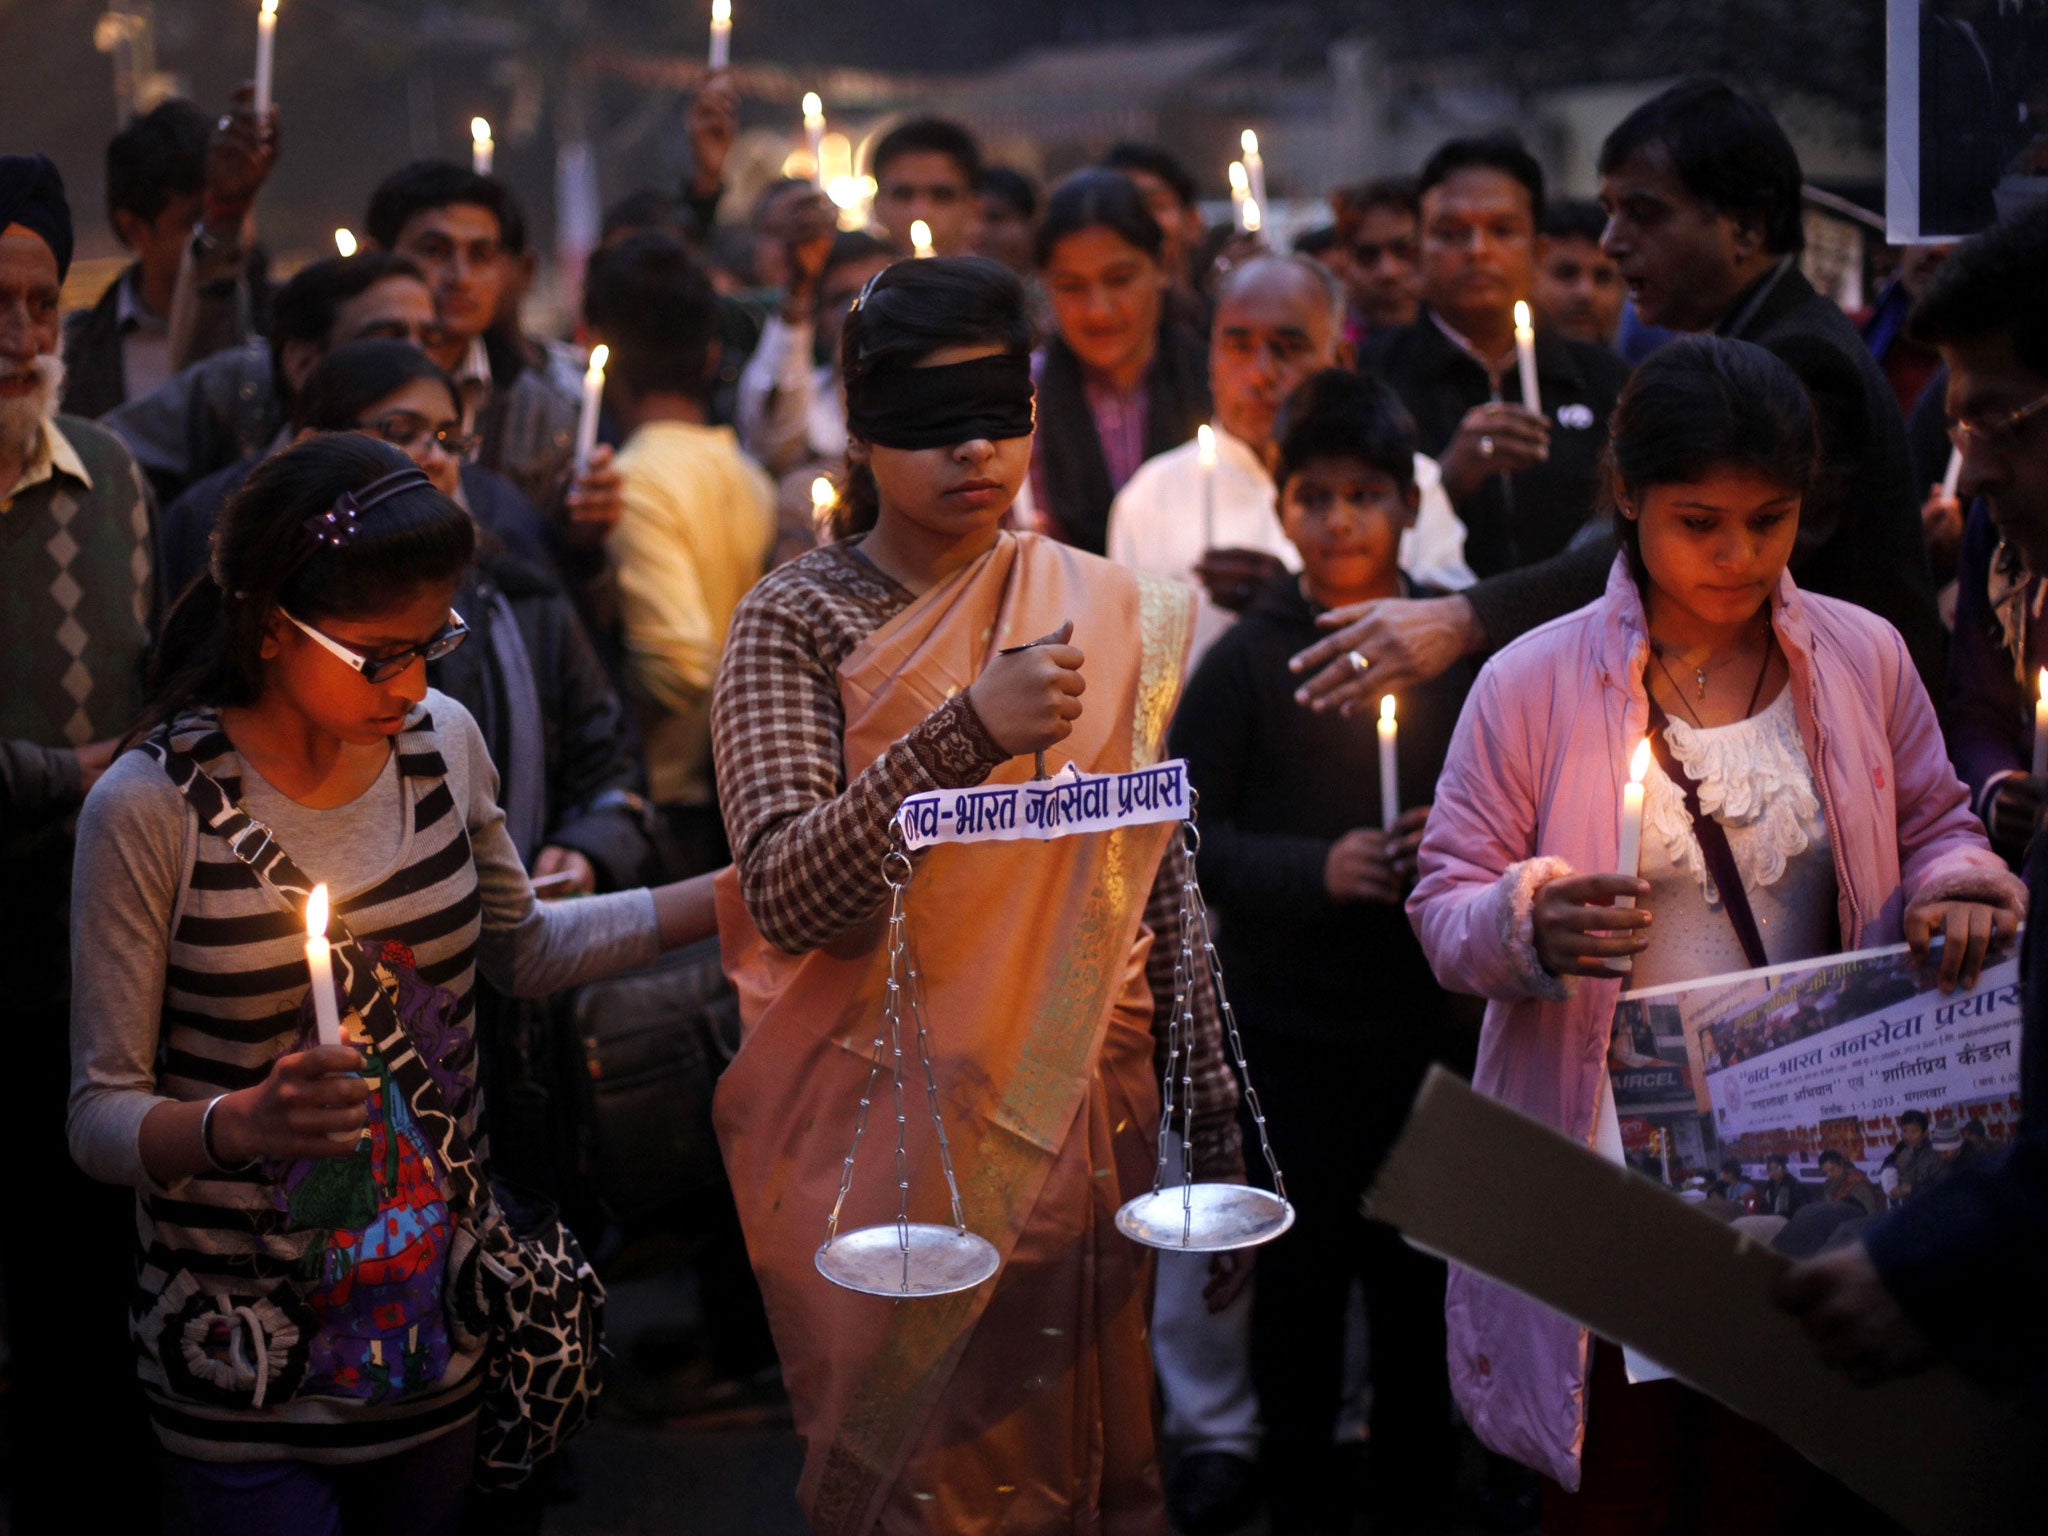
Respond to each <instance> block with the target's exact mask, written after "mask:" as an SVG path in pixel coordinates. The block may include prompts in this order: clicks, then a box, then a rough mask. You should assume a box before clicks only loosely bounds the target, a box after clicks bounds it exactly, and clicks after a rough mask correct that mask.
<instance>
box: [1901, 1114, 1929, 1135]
mask: <svg viewBox="0 0 2048 1536" xmlns="http://www.w3.org/2000/svg"><path fill="white" fill-rule="evenodd" d="M1899 1124H1900V1125H1917V1126H1919V1127H1920V1129H1921V1130H1923V1131H1924V1130H1926V1129H1927V1128H1928V1126H1927V1111H1925V1110H1924V1109H1909V1110H1906V1111H1905V1112H1904V1113H1902V1114H1901V1115H1900V1116H1899Z"/></svg>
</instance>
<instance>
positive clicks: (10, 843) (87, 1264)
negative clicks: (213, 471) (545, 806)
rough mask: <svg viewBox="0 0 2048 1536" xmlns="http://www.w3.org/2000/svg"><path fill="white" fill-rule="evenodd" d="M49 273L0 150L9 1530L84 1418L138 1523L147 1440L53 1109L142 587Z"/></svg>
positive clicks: (116, 1249) (56, 1491) (128, 488)
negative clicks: (76, 939) (75, 910)
mask: <svg viewBox="0 0 2048 1536" xmlns="http://www.w3.org/2000/svg"><path fill="white" fill-rule="evenodd" d="M70 265H71V210H70V207H69V205H68V204H67V203H66V201H65V198H64V183H63V180H62V179H61V178H60V177H59V176H58V174H57V167H56V166H55V165H53V164H52V163H51V162H50V161H49V159H48V158H47V157H45V156H42V155H5V156H0V654H4V655H5V656H6V657H7V662H8V678H7V686H6V687H5V688H4V689H0V974H4V975H5V976H6V978H7V988H8V993H9V1009H8V1018H9V1024H10V1029H9V1037H10V1050H9V1055H8V1067H9V1074H10V1085H9V1086H10V1089H11V1091H10V1093H9V1095H8V1097H9V1112H8V1114H7V1115H6V1116H5V1117H4V1123H5V1126H6V1141H5V1143H4V1147H0V1151H4V1156H5V1165H6V1167H7V1171H8V1192H9V1204H10V1211H9V1218H10V1219H9V1221H8V1224H7V1232H8V1234H9V1241H8V1243H7V1246H6V1249H5V1251H4V1264H0V1269H4V1274H5V1281H6V1287H7V1293H6V1294H7V1315H8V1319H9V1327H8V1334H9V1338H10V1341H11V1343H12V1345H13V1349H14V1357H13V1361H12V1364H11V1367H10V1369H11V1374H12V1378H13V1379H12V1382H11V1383H10V1388H9V1391H8V1400H9V1401H10V1402H11V1403H17V1404H20V1405H22V1408H23V1409H24V1410H25V1411H22V1412H19V1413H17V1414H16V1415H15V1417H14V1422H13V1425H12V1433H13V1437H14V1439H13V1453H14V1478H15V1481H14V1490H13V1509H14V1514H15V1518H16V1520H17V1521H18V1522H20V1524H21V1525H22V1527H23V1528H25V1529H26V1528H34V1527H38V1526H41V1525H45V1524H47V1525H51V1526H54V1525H55V1524H56V1523H57V1521H58V1519H59V1518H60V1517H59V1515H58V1513H57V1511H58V1510H59V1509H60V1508H66V1507H70V1508H75V1500H76V1498H77V1487H76V1482H75V1479H74V1478H72V1477H71V1476H70V1475H69V1473H68V1470H67V1469H68V1467H69V1466H70V1465H71V1463H70V1461H69V1457H68V1456H67V1455H66V1454H65V1452H66V1450H67V1449H68V1446H67V1445H63V1444H60V1443H59V1442H58V1441H57V1439H56V1436H57V1435H59V1434H64V1435H67V1436H68V1435H70V1434H72V1433H74V1430H73V1426H74V1425H77V1424H92V1425H94V1426H95V1431H94V1433H95V1437H96V1439H97V1440H98V1441H99V1443H100V1445H101V1446H102V1448H103V1449H105V1450H111V1451H112V1452H113V1454H114V1455H115V1456H116V1457H117V1458H118V1459H119V1460H120V1461H121V1463H122V1464H124V1465H126V1466H128V1467H130V1468H131V1469H133V1470H134V1471H135V1472H136V1473H137V1474H138V1475H133V1476H128V1477H120V1478H113V1479H109V1480H104V1481H103V1483H102V1485H101V1486H100V1487H98V1488H97V1489H95V1492H94V1498H95V1503H96V1507H100V1508H107V1505H108V1503H109V1501H111V1504H112V1505H113V1506H114V1507H113V1508H109V1509H107V1514H106V1518H107V1519H108V1521H109V1523H110V1525H111V1526H113V1527H114V1528H117V1529H120V1530H124V1531H149V1530H152V1529H154V1527H155V1524H156V1514H155V1509H154V1503H155V1500H154V1486H153V1480H152V1479H151V1478H150V1477H148V1476H147V1475H146V1469H147V1467H148V1465H149V1462H148V1459H147V1458H148V1457H149V1456H150V1455H151V1451H150V1446H151V1443H152V1441H151V1437H150V1435H149V1431H148V1427H147V1425H146V1423H145V1421H144V1419H143V1415H142V1399H141V1395H140V1393H139V1391H138V1390H137V1388H136V1385H135V1369H134V1364H133V1358H132V1356H131V1354H130V1350H129V1345H128V1341H127V1317H126V1302H127V1293H128V1289H129V1285H128V1282H129V1279H130V1276H131V1259H130V1256H129V1254H128V1251H127V1250H128V1248H129V1246H130V1244H129V1242H128V1239H127V1237H126V1235H125V1232H126V1227H125V1223H126V1221H127V1219H128V1213H129V1207H130V1205H131V1204H132V1196H130V1195H129V1193H128V1192H127V1191H125V1190H117V1189H114V1188H112V1187H110V1186H107V1185H95V1184H94V1183H93V1182H92V1181H91V1180H89V1179H87V1178H86V1177H85V1176H84V1175H83V1174H81V1173H80V1172H79V1171H78V1169H77V1168H75V1167H74V1166H73V1165H72V1163H71V1160H70V1158H69V1157H68V1156H66V1154H65V1139H64V1105H65V1097H66V1091H67V1087H68V1084H69V1082H70V1076H71V1067H70V1059H69V1051H68V1048H67V1042H68V1039H69V1032H70V1025H69V1020H70V998H69V991H70V971H71V968H70V950H69V945H68V943H67V938H68V930H67V919H68V913H69V906H70V902H69V895H70V885H71V837H72V823H73V821H74V819H75V817H76V814H77V811H78V807H79V804H80V802H81V801H83V799H84V798H85V791H86V790H87V789H88V788H90V787H91V785H92V782H93V781H94V780H95V779H96V778H98V776H99V775H100V774H101V773H102V772H104V771H105V769H106V767H107V765H108V764H109V763H110V762H111V761H112V760H113V755H114V750H115V741H114V738H116V737H118V736H119V735H120V734H121V732H123V731H125V730H126V729H127V728H128V726H129V723H130V721H131V720H132V718H133V716H134V712H135V708H136V705H137V703H138V702H139V701H138V697H137V690H138V686H139V683H140V675H141V670H142V657H143V648H144V644H145V642H146V639H147V628H146V625H147V622H148V619H149V617H150V613H151V609H152V607H153V601H152V599H153V594H154V591H155V588H154V583H153V579H152V575H153V566H152V562H151V557H150V506H149V498H148V493H147V491H146V490H145V489H144V486H143V481H142V476H141V472H140V471H139V470H137V469H136V467H135V461H134V459H132V458H131V457H130V456H129V454H128V450H127V449H126V448H124V447H122V446H121V443H120V440H119V439H118V438H116V437H114V436H113V435H112V434H111V433H109V432H107V431H105V430H104V429H102V428H100V427H98V426H95V425H94V424H93V423H91V422H88V421H85V420H82V419H80V418H77V417H72V416H59V415H58V414H57V399H58V396H59V394H60V392H61V390H62V388H63V380H64V366H63V363H62V361H61V359H60V357H59V355H58V345H59V325H58V295H59V292H60V290H61V288H62V286H63V282H64V274H65V272H66V270H68V269H69V267H70ZM53 897H54V898H55V899H54V900H53V899H52V898H53ZM109 1432H111V1436H112V1439H111V1442H109V1440H108V1439H107V1438H106V1436H107V1435H108V1433H109ZM130 1451H132V1452H133V1453H134V1455H135V1457H136V1458H137V1459H134V1460H131V1459H130V1458H129V1456H128V1455H127V1454H126V1453H128V1452H130ZM46 1510H47V1513H46V1512H45V1511H46Z"/></svg>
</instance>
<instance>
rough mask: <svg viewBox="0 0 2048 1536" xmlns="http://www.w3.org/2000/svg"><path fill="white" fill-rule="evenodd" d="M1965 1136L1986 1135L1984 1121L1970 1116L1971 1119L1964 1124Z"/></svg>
mask: <svg viewBox="0 0 2048 1536" xmlns="http://www.w3.org/2000/svg"><path fill="white" fill-rule="evenodd" d="M1963 1134H1964V1135H1965V1136H1969V1135H1977V1136H1982V1135H1984V1134H1986V1133H1985V1130H1984V1122H1983V1121H1982V1120H1979V1119H1978V1118H1977V1117H1976V1116H1975V1115H1972V1116H1970V1118H1969V1119H1967V1120H1965V1121H1964V1122H1963Z"/></svg>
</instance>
